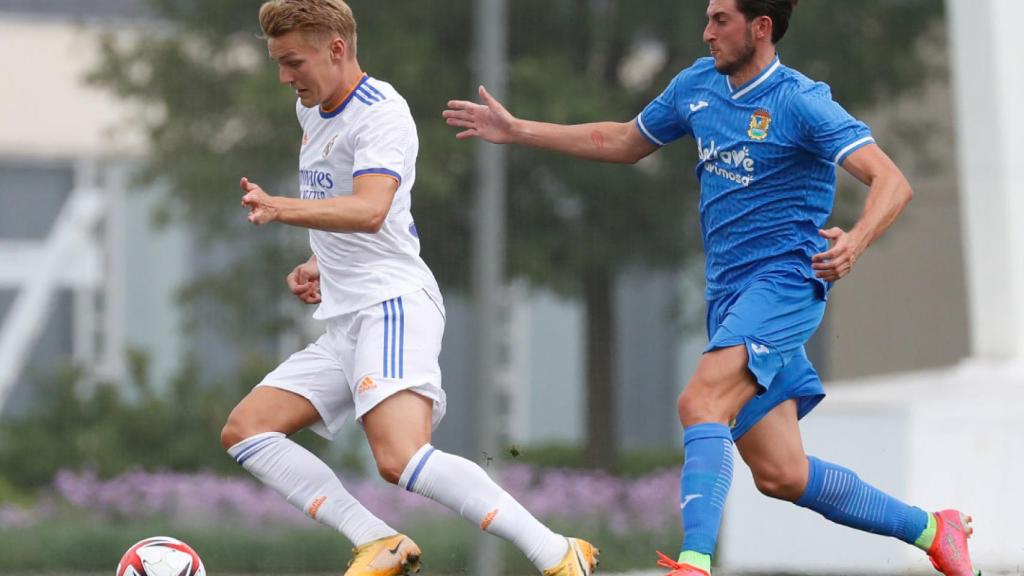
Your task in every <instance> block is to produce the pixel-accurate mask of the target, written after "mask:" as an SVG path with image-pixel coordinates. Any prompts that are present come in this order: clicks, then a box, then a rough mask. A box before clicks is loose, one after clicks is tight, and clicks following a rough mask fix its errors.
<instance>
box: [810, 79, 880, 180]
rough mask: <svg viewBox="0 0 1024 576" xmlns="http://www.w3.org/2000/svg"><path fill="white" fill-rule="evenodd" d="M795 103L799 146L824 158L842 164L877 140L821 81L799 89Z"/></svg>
mask: <svg viewBox="0 0 1024 576" xmlns="http://www.w3.org/2000/svg"><path fill="white" fill-rule="evenodd" d="M792 106H793V112H794V113H795V115H796V118H797V121H798V123H799V136H800V145H801V146H802V147H803V148H804V149H806V150H807V151H808V152H810V153H812V154H814V155H815V156H817V157H818V158H821V159H822V160H825V161H828V162H832V163H834V164H842V163H843V161H844V160H846V158H847V156H849V155H850V154H851V153H853V152H854V151H855V150H857V149H858V148H862V147H864V146H867V145H868V144H871V143H873V142H874V141H875V139H874V137H873V136H872V135H871V129H870V128H868V126H867V125H866V124H864V123H863V122H861V121H860V120H857V119H856V118H854V117H853V116H851V115H850V113H849V112H847V111H846V110H845V109H844V108H843V107H842V106H840V105H839V103H837V102H836V101H835V100H833V99H832V91H831V90H830V89H829V87H828V86H827V85H825V84H823V83H821V82H817V83H815V84H813V85H811V86H809V87H808V88H806V89H804V90H802V91H801V92H798V93H797V94H796V95H795V97H794V99H793V101H792Z"/></svg>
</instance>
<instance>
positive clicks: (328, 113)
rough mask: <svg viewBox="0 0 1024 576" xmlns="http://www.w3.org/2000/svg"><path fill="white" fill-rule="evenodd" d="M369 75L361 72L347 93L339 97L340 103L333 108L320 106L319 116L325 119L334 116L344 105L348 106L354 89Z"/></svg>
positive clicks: (354, 92)
mask: <svg viewBox="0 0 1024 576" xmlns="http://www.w3.org/2000/svg"><path fill="white" fill-rule="evenodd" d="M369 77H370V75H369V74H363V75H362V76H360V77H359V81H358V82H356V83H355V84H353V85H352V87H351V88H349V89H348V93H347V94H345V97H344V98H342V99H341V104H338V105H337V106H335V107H334V109H332V110H324V109H323V108H320V117H321V118H324V119H327V118H334V117H335V116H337V115H338V114H341V111H342V110H344V109H345V107H346V106H348V103H349V101H350V100H352V97H353V96H355V94H356V90H357V89H358V88H359V87H360V86H362V85H363V82H366V80H367V79H369Z"/></svg>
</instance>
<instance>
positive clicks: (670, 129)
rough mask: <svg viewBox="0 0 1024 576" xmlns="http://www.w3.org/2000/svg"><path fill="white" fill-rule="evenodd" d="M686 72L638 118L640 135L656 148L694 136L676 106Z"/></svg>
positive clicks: (675, 79)
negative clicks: (684, 137)
mask: <svg viewBox="0 0 1024 576" xmlns="http://www.w3.org/2000/svg"><path fill="white" fill-rule="evenodd" d="M685 75H686V71H685V70H684V71H683V72H680V73H679V75H677V76H676V77H675V78H673V79H672V82H671V83H670V84H669V85H668V87H667V88H665V91H664V92H662V93H661V95H660V96H658V97H657V98H655V99H654V100H653V101H651V103H650V104H648V105H647V106H646V107H644V109H643V111H642V112H640V115H639V116H637V117H636V125H637V128H639V129H640V133H641V134H643V135H644V137H645V138H647V139H648V140H649V141H650V142H651V144H654V145H655V146H664V145H666V144H668V143H669V142H673V141H675V140H678V139H680V138H682V137H683V136H687V135H690V134H693V130H692V129H691V128H690V126H689V124H688V122H687V121H686V119H684V118H683V117H682V116H681V115H680V114H679V109H678V107H677V106H676V100H677V97H678V96H677V95H678V93H679V92H680V91H681V90H682V89H683V84H684V83H685V78H686V76H685Z"/></svg>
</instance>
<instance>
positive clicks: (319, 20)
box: [260, 0, 357, 56]
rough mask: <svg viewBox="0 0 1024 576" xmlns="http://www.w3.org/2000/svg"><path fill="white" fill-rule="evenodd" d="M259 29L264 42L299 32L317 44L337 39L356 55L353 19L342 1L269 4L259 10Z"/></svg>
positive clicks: (276, 0) (272, 1)
mask: <svg viewBox="0 0 1024 576" xmlns="http://www.w3.org/2000/svg"><path fill="white" fill-rule="evenodd" d="M260 28H262V29H263V35H264V36H266V37H267V38H280V37H281V36H284V35H285V34H287V33H289V32H291V31H293V30H299V31H301V32H303V34H306V35H307V36H306V37H307V38H309V39H316V40H320V41H327V40H330V39H331V38H332V37H334V36H340V37H341V39H342V40H344V41H345V44H346V46H348V51H349V54H350V55H352V56H355V55H356V36H357V35H356V19H355V17H354V16H353V15H352V9H351V8H349V6H348V4H346V3H345V2H344V0H270V1H269V2H264V3H263V6H261V7H260Z"/></svg>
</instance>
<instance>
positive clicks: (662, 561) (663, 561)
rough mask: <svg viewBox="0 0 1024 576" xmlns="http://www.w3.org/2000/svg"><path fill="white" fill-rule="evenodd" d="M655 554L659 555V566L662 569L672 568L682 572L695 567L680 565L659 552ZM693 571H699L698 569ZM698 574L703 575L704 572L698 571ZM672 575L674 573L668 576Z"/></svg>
mask: <svg viewBox="0 0 1024 576" xmlns="http://www.w3.org/2000/svg"><path fill="white" fill-rule="evenodd" d="M655 552H657V553H658V566H661V567H662V568H670V569H672V570H673V571H675V570H682V569H683V568H693V566H690V565H689V564H680V563H679V562H676V561H675V560H673V559H671V558H669V557H668V556H665V555H664V554H662V553H661V552H660V551H658V550H655ZM693 569H694V570H697V569H696V568H693ZM698 572H700V573H702V574H703V573H704V571H703V570H698ZM671 574H672V572H669V573H668V574H667V575H666V576H671Z"/></svg>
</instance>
